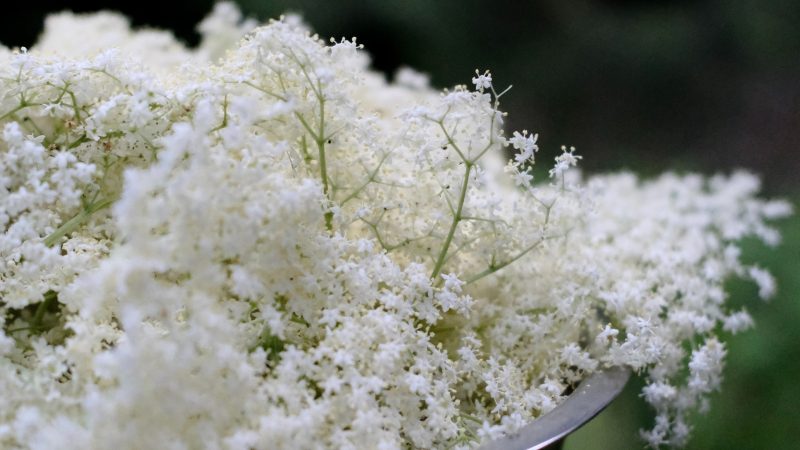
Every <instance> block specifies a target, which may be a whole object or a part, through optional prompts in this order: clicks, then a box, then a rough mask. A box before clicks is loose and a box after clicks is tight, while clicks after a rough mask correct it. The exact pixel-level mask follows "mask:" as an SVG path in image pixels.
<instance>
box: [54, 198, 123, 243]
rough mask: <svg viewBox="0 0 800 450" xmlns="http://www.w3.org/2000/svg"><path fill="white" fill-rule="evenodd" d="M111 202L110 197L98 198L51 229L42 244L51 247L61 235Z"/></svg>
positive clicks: (73, 228) (66, 233) (74, 228)
mask: <svg viewBox="0 0 800 450" xmlns="http://www.w3.org/2000/svg"><path fill="white" fill-rule="evenodd" d="M113 202H114V201H113V200H111V199H106V200H100V201H98V202H96V203H92V204H91V205H89V206H87V207H86V208H84V209H82V210H81V212H79V213H78V214H76V215H75V217H73V218H71V219H69V220H68V221H66V222H64V224H63V225H61V226H60V227H58V229H56V231H53V232H52V233H51V234H50V236H47V237H46V238H45V239H44V245H46V246H48V247H52V246H53V245H55V244H56V243H57V242H58V241H60V240H61V238H62V237H64V236H66V235H68V234H70V233H72V232H73V231H75V230H77V229H78V227H79V226H81V225H82V224H83V223H84V222H86V220H88V219H89V217H91V216H92V214H94V213H96V212H97V211H100V210H101V209H103V208H107V207H108V206H109V205H111V204H112V203H113Z"/></svg>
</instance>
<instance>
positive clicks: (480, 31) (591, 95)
mask: <svg viewBox="0 0 800 450" xmlns="http://www.w3.org/2000/svg"><path fill="white" fill-rule="evenodd" d="M238 3H239V4H240V6H241V7H242V9H243V10H244V11H245V13H246V14H248V15H250V16H253V17H256V18H259V19H267V18H270V17H277V16H278V15H280V14H281V13H284V12H287V11H294V12H299V13H301V14H302V15H303V16H304V17H305V19H306V21H307V22H308V23H310V24H311V25H312V26H313V27H314V29H315V30H316V31H318V32H319V33H320V34H321V35H322V36H323V37H342V36H345V37H352V36H357V37H358V40H359V42H360V43H363V44H364V45H365V46H366V49H367V51H368V52H369V53H370V54H371V55H372V61H373V65H374V67H375V68H377V69H378V70H381V71H383V72H385V73H386V74H387V76H391V74H392V73H394V71H395V70H396V69H397V68H398V67H400V66H401V65H408V66H411V67H414V68H416V69H418V70H420V71H423V72H427V73H429V74H430V75H431V78H432V82H433V84H434V85H435V86H438V87H446V86H451V85H454V84H458V83H469V80H470V78H471V76H472V74H473V73H474V70H475V69H486V68H489V69H491V70H492V72H493V75H494V80H495V84H496V85H498V86H503V87H504V86H505V85H509V84H511V85H514V88H513V90H512V93H511V94H510V95H508V96H507V100H506V102H505V105H504V107H505V108H506V109H507V110H508V111H509V112H510V117H509V123H508V128H509V129H523V128H527V129H529V130H534V131H537V132H539V133H540V144H541V147H542V155H541V157H540V158H539V161H544V162H548V161H549V160H550V158H552V157H553V156H554V155H555V154H556V151H557V149H558V148H559V147H560V145H561V144H569V145H575V146H576V147H578V152H579V153H580V154H582V155H584V157H585V158H584V161H583V164H582V165H583V167H585V168H586V169H587V170H589V171H601V170H602V171H606V170H620V169H631V170H635V171H637V172H639V173H642V174H655V173H658V172H660V171H662V170H664V169H665V168H670V169H673V170H681V171H687V170H692V171H701V172H704V173H715V172H730V171H731V170H733V169H736V168H745V169H748V170H751V171H754V172H756V173H759V174H761V176H762V178H763V180H764V185H765V189H766V190H767V192H768V193H769V194H772V195H782V196H788V197H789V198H793V199H795V200H797V199H799V198H800V197H799V196H798V195H797V194H798V193H800V175H798V174H799V173H800V158H798V150H800V31H798V30H800V25H798V24H800V1H798V0H705V1H696V2H694V1H688V0H674V1H666V0H541V1H520V0H517V1H512V0H438V1H431V0H382V1H377V0H376V1H371V2H366V1H364V0H361V1H357V0H338V1H333V0H316V1H315V0H297V1H287V0H239V2H238ZM212 5H213V2H212V1H210V0H199V1H188V0H181V1H174V0H173V1H170V0H165V1H161V2H154V1H152V0H141V1H130V2H118V3H113V2H107V1H105V2H104V1H80V2H79V1H74V2H56V1H48V0H45V1H29V2H12V3H9V4H7V5H4V7H3V9H4V13H3V14H2V15H0V42H2V43H4V44H6V45H8V46H21V45H26V46H30V45H31V44H32V43H33V42H34V41H35V39H36V36H37V35H38V33H39V32H40V30H41V23H42V20H43V18H44V16H45V14H46V13H47V12H51V11H59V10H64V9H71V10H74V11H94V10H98V9H112V10H117V11H121V12H123V13H124V14H126V15H128V16H129V17H130V18H131V21H132V23H133V24H134V25H136V26H152V27H158V28H168V29H171V30H173V31H174V32H175V33H176V34H177V35H178V36H179V37H180V39H182V40H183V41H185V42H187V43H188V44H195V43H196V42H197V35H196V34H195V32H194V26H195V24H196V23H197V22H199V21H200V20H201V18H202V17H203V16H204V15H205V14H206V13H207V12H208V11H209V10H210V9H211V7H212ZM781 227H782V229H783V230H784V233H785V234H786V242H785V244H784V245H783V246H782V247H781V248H780V249H779V250H778V251H777V252H776V251H771V250H765V249H763V248H762V247H760V246H757V245H748V250H749V251H748V254H749V255H750V256H751V257H752V258H761V259H762V260H764V261H765V265H767V266H768V267H769V268H771V269H772V270H773V271H774V272H775V274H776V275H777V277H778V278H779V286H780V288H781V290H780V294H779V296H778V298H777V299H775V300H774V301H773V303H772V304H769V305H764V304H760V303H753V302H752V300H751V299H752V298H754V297H755V292H754V288H753V287H752V286H750V285H748V284H746V283H732V284H731V288H732V292H733V294H732V297H733V298H732V300H733V301H734V302H737V303H746V302H749V304H750V305H751V310H752V312H753V314H754V316H755V318H756V321H757V323H758V327H757V330H755V331H754V332H749V333H745V334H743V335H740V336H735V337H732V338H730V339H728V341H729V343H730V348H731V357H730V364H729V368H728V371H727V374H728V375H727V380H726V382H725V385H724V387H723V392H722V393H721V394H718V395H716V397H715V398H714V401H713V404H712V410H711V412H710V413H709V414H708V415H707V416H705V417H698V418H697V420H696V424H697V429H696V431H695V436H694V440H693V441H692V442H691V443H690V448H695V449H730V448H747V449H751V448H752V449H761V448H763V449H790V448H796V447H795V445H796V442H797V436H798V435H800V434H798V433H800V431H798V426H800V413H798V411H800V409H798V408H800V406H798V405H800V388H799V387H798V384H797V380H798V379H800V362H798V361H800V331H798V330H800V299H798V298H797V295H798V294H800V280H799V279H798V278H799V276H800V251H799V250H798V249H800V235H799V234H798V230H800V221H799V220H797V219H791V220H789V221H785V222H783V223H782V224H781ZM638 387H639V386H638V385H636V383H632V384H631V385H630V386H629V389H628V390H627V391H626V393H625V394H624V395H623V397H622V398H621V399H620V400H619V401H618V402H617V403H615V404H614V405H613V406H612V407H611V409H610V410H609V412H608V413H605V414H603V415H601V417H600V418H599V419H598V420H596V421H595V422H593V423H592V424H590V425H589V426H588V427H586V428H585V429H583V430H582V431H580V432H579V433H578V434H577V435H575V436H574V437H572V438H571V440H570V441H569V442H568V444H567V447H568V448H570V449H581V448H586V449H601V448H608V449H612V448H613V449H625V448H640V447H641V446H642V444H641V443H640V442H639V441H637V438H636V429H637V428H638V427H641V426H646V425H647V424H648V423H649V418H648V411H647V408H646V406H644V405H642V402H641V401H640V400H639V399H637V398H636V394H637V388H638Z"/></svg>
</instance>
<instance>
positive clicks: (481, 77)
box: [472, 70, 492, 92]
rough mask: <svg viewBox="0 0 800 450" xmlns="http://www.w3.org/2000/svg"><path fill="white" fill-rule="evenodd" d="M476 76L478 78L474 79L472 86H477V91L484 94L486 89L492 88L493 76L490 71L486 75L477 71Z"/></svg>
mask: <svg viewBox="0 0 800 450" xmlns="http://www.w3.org/2000/svg"><path fill="white" fill-rule="evenodd" d="M475 75H477V76H475V77H472V84H474V85H475V89H477V90H479V91H481V92H483V91H484V89H491V88H492V74H491V73H489V71H488V70H487V71H486V72H484V73H480V72H479V71H477V70H476V71H475Z"/></svg>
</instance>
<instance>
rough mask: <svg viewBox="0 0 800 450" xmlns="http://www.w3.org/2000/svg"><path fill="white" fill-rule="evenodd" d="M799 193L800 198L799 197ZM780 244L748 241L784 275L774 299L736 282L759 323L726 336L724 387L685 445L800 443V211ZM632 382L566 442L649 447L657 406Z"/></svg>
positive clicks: (569, 449) (596, 447) (740, 300)
mask: <svg viewBox="0 0 800 450" xmlns="http://www.w3.org/2000/svg"><path fill="white" fill-rule="evenodd" d="M798 198H800V197H796V198H795V205H797V204H798V202H797V199H798ZM780 229H781V231H782V233H783V236H784V241H783V243H782V244H781V245H780V246H779V247H778V248H776V249H771V248H766V247H764V246H763V245H761V244H758V243H755V242H747V243H745V246H744V256H745V258H746V259H747V260H750V261H759V262H760V263H761V264H763V265H764V267H766V268H768V269H769V270H770V271H771V272H772V273H773V275H775V277H776V278H777V279H778V283H779V284H778V289H779V290H778V294H777V296H776V297H775V298H773V299H772V300H771V301H770V302H762V301H760V300H757V298H758V295H757V289H756V288H755V286H754V285H752V283H749V282H744V281H735V282H732V283H730V285H729V289H728V290H729V292H730V293H731V301H732V303H733V304H737V305H747V307H748V309H749V311H750V313H751V314H752V315H753V317H754V319H755V322H756V329H755V330H749V331H746V332H743V333H740V334H738V335H735V336H725V341H726V343H727V346H728V360H727V366H726V369H725V381H724V383H723V385H722V391H721V392H719V393H717V394H715V395H714V396H713V397H712V401H711V410H710V411H709V412H708V413H707V414H705V415H698V416H696V417H695V418H694V420H693V424H694V426H695V428H694V432H693V435H692V439H691V441H690V442H689V445H688V447H687V448H689V449H703V450H717V449H718V450H730V449H771V450H781V449H785V450H793V449H797V448H798V442H799V440H798V437H800V406H798V405H800V383H798V380H800V217H797V216H795V217H793V218H791V219H788V220H784V221H782V222H781V223H780ZM641 387H642V384H641V382H638V381H634V382H631V383H630V384H629V385H628V386H627V387H626V389H625V391H624V392H623V394H622V395H621V396H620V397H619V398H618V399H617V400H616V402H615V403H612V405H611V406H610V407H609V408H608V410H606V411H605V412H603V413H602V414H600V416H598V417H597V418H596V419H595V420H594V421H592V422H590V423H589V424H588V425H586V426H585V427H584V428H582V429H581V430H579V431H578V432H576V433H575V434H573V435H572V436H570V437H569V439H567V441H566V445H565V446H564V449H565V450H582V449H592V450H606V449H608V450H612V449H613V450H619V449H634V448H641V447H643V444H642V441H640V440H639V439H638V437H637V436H638V433H637V430H638V429H641V428H645V427H649V426H651V425H652V423H651V421H652V412H651V411H649V410H648V408H647V406H646V405H645V404H644V401H643V400H642V399H640V398H638V395H639V390H640V389H641Z"/></svg>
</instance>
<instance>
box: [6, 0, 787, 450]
mask: <svg viewBox="0 0 800 450" xmlns="http://www.w3.org/2000/svg"><path fill="white" fill-rule="evenodd" d="M199 30H200V31H201V33H202V34H203V40H202V43H201V45H200V46H199V47H198V48H196V49H187V48H185V47H183V46H182V45H181V44H179V43H178V42H176V41H175V39H174V38H173V37H172V36H171V35H169V34H167V33H163V32H158V31H147V30H146V31H132V30H131V29H130V28H129V26H128V23H127V22H126V20H125V19H124V18H122V17H120V16H118V15H115V14H110V13H98V14H93V15H73V14H70V13H62V14H58V15H55V16H51V17H50V18H49V19H48V20H47V23H46V29H45V32H44V34H43V35H42V37H41V39H40V41H39V43H38V44H37V45H36V46H34V48H32V49H31V50H29V51H28V50H26V49H15V50H8V49H5V48H2V47H0V127H1V128H2V134H1V135H0V312H2V318H3V319H2V320H3V321H2V322H1V324H2V327H0V393H1V394H2V395H0V446H2V447H3V448H34V449H51V448H75V449H88V448H98V449H99V448H116V449H120V450H122V449H143V448H170V449H194V448H209V449H217V448H220V449H221V448H227V449H251V448H254V449H260V448H264V449H266V448H287V449H289V448H291V449H295V448H336V449H373V448H374V449H395V448H449V447H455V448H470V447H475V446H477V445H479V444H480V443H481V442H483V441H486V440H488V439H493V438H497V437H499V436H502V435H503V434H506V433H509V432H513V431H514V430H515V429H517V428H518V427H520V426H521V425H523V424H525V423H527V422H529V421H531V420H533V419H534V418H536V417H538V416H540V415H541V414H544V413H546V412H548V411H549V410H551V409H552V408H553V407H555V406H556V405H558V403H559V402H560V401H561V400H562V399H563V398H564V396H565V395H566V392H568V389H569V388H570V386H573V385H574V384H575V383H576V382H578V381H580V380H581V379H583V378H585V377H586V376H587V375H589V374H591V373H592V372H594V371H597V370H600V369H602V368H606V367H610V366H618V365H622V366H627V367H630V368H632V369H634V370H636V371H638V372H640V373H642V374H643V376H644V377H645V378H646V380H647V386H646V387H645V388H644V391H643V397H644V398H645V399H646V400H647V401H648V402H649V403H650V404H651V405H653V407H654V408H655V409H656V411H657V419H656V422H655V426H654V427H653V428H652V429H651V430H650V431H647V432H645V433H643V434H644V436H645V437H646V439H647V440H648V441H649V442H650V444H651V445H653V446H659V445H662V444H669V445H680V444H682V443H683V442H684V441H685V440H686V438H687V435H688V432H689V429H690V425H689V424H688V423H687V415H688V414H689V413H690V412H692V411H694V410H697V409H704V408H706V407H707V400H706V398H707V395H708V394H709V393H710V392H712V391H713V390H715V389H716V388H717V387H718V386H719V383H720V377H721V369H722V363H723V359H724V356H725V351H726V350H725V347H724V345H723V344H722V343H721V342H720V341H719V340H718V339H717V337H715V331H716V330H719V329H725V330H728V331H733V332H735V331H739V330H742V329H746V328H748V327H749V326H751V324H752V321H751V319H750V317H749V316H748V315H747V312H746V311H743V310H731V309H730V308H729V307H728V306H727V305H726V303H725V299H726V294H725V292H724V291H723V282H724V281H725V280H726V279H728V278H730V277H732V276H738V277H744V278H750V279H752V280H753V281H754V282H755V283H757V284H758V286H759V288H760V293H761V295H762V296H763V297H765V298H766V297H768V296H769V295H771V294H772V292H773V291H774V290H775V285H774V281H773V280H772V278H771V277H770V275H769V274H768V273H767V272H766V271H764V270H763V269H761V268H759V267H758V266H748V265H745V264H743V263H742V262H741V261H740V258H739V248H738V247H737V244H736V243H737V241H739V240H740V239H742V238H744V237H746V236H753V235H754V236H757V237H759V238H761V239H762V240H764V241H765V242H766V243H768V244H776V243H777V242H778V239H779V236H778V235H777V233H776V232H775V231H774V230H773V229H771V228H770V227H769V226H768V225H767V224H766V221H767V220H768V219H773V218H778V217H781V216H784V215H786V214H788V213H789V212H790V207H789V205H787V204H785V203H783V202H779V201H763V200H760V199H757V198H756V194H757V192H758V187H759V186H758V182H757V180H756V179H755V178H754V177H753V176H751V175H748V174H744V173H736V174H733V175H731V176H718V177H714V178H711V179H706V178H703V177H700V176H694V175H688V176H679V175H675V174H665V175H663V176H661V177H659V178H657V179H654V180H648V181H641V180H638V179H637V178H636V177H635V176H633V175H631V174H626V173H622V174H615V175H605V176H594V177H590V178H586V179H584V178H582V177H581V176H580V174H579V173H578V172H577V171H576V170H575V169H574V166H576V164H577V163H578V162H579V159H580V158H581V157H580V156H579V155H578V154H577V153H576V152H575V149H573V148H570V149H566V148H565V149H564V151H563V154H562V155H561V156H559V157H558V158H556V161H555V164H554V166H553V168H552V170H550V172H549V174H550V178H549V179H546V180H543V181H540V182H536V183H534V181H533V175H532V167H533V164H534V158H535V156H536V153H537V150H538V146H537V145H538V144H537V139H538V136H537V135H536V134H532V133H529V132H527V131H523V132H514V133H512V135H511V137H510V138H506V137H504V133H503V119H504V113H502V112H501V111H500V109H499V108H500V100H501V98H502V97H503V95H505V92H498V91H496V90H495V87H494V80H493V78H492V75H491V74H490V73H489V72H483V73H481V72H477V73H476V74H475V77H474V78H472V82H473V83H474V88H470V87H467V86H457V87H455V88H453V89H451V90H446V91H444V92H443V93H439V92H435V91H433V90H432V89H431V88H429V87H428V84H427V79H426V77H424V76H423V75H421V74H418V73H416V72H414V71H412V70H410V69H404V70H402V71H401V72H400V73H398V76H397V79H396V81H395V83H394V84H389V83H387V82H386V81H385V80H384V79H383V77H382V76H380V75H378V74H376V73H374V72H371V71H370V70H369V69H368V57H367V56H366V55H365V54H364V52H363V51H362V50H361V48H360V46H359V45H358V44H357V43H356V41H355V39H354V40H340V41H332V42H331V43H330V44H326V43H325V42H323V41H322V40H320V39H319V38H318V37H317V36H315V35H312V34H310V33H309V31H307V29H306V27H305V26H304V25H303V24H302V23H300V21H299V20H298V19H297V18H295V17H286V18H282V19H281V20H278V21H273V22H270V23H269V24H267V25H266V26H263V27H256V24H254V23H251V22H250V21H242V20H241V17H240V15H239V13H238V11H237V10H236V9H235V8H234V7H233V6H231V5H230V4H224V3H223V4H219V5H217V7H216V8H215V10H214V12H213V14H212V15H211V16H209V18H207V19H206V20H205V21H204V22H202V23H201V24H200V26H199ZM507 150H510V151H512V152H513V153H514V154H513V156H511V158H510V160H508V161H506V159H507V158H506V157H505V156H504V152H505V151H507Z"/></svg>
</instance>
